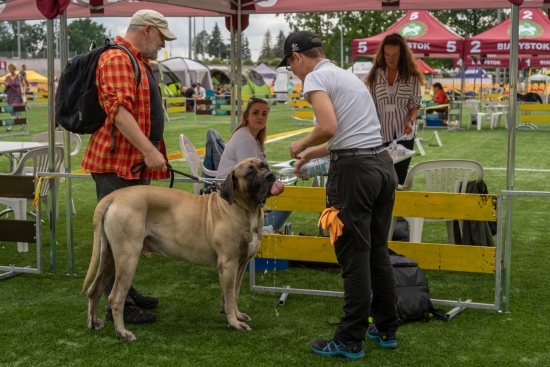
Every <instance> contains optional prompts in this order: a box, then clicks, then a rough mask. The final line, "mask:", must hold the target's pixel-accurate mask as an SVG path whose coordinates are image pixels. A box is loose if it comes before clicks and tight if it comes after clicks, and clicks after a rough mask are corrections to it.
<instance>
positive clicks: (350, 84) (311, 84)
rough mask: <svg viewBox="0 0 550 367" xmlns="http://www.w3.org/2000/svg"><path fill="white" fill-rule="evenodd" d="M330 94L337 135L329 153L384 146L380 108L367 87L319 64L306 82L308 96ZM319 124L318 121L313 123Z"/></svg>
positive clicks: (346, 73) (324, 62) (345, 73)
mask: <svg viewBox="0 0 550 367" xmlns="http://www.w3.org/2000/svg"><path fill="white" fill-rule="evenodd" d="M319 90H321V91H325V92H327V93H328V95H329V97H330V100H331V101H332V106H333V108H334V112H335V114H336V121H337V123H338V126H337V128H336V133H335V134H334V136H333V137H332V138H331V139H330V140H329V141H328V149H329V150H339V149H353V148H374V147H377V146H379V145H381V144H382V136H381V135H380V122H379V120H378V116H377V114H376V107H375V106H374V101H373V99H372V96H371V95H370V92H369V91H368V89H367V87H366V86H365V84H364V83H363V82H362V81H361V80H360V79H359V78H358V77H357V76H356V75H355V74H353V73H352V72H349V71H346V70H344V69H341V68H339V67H338V66H336V65H334V64H332V63H331V62H330V61H329V60H328V59H325V60H322V61H321V62H319V63H318V64H317V65H316V66H315V68H314V69H313V71H312V72H311V73H309V74H308V75H307V76H306V78H305V81H304V95H305V97H306V99H307V100H308V101H309V98H308V93H309V92H312V91H319ZM313 123H314V124H317V121H316V118H315V119H314V121H313Z"/></svg>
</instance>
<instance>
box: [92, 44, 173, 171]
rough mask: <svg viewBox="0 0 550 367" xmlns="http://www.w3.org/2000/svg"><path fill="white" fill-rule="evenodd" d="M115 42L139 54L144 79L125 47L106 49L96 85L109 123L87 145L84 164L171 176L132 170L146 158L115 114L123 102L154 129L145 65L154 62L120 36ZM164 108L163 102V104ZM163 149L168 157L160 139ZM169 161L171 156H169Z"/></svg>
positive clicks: (145, 127)
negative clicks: (122, 129)
mask: <svg viewBox="0 0 550 367" xmlns="http://www.w3.org/2000/svg"><path fill="white" fill-rule="evenodd" d="M115 43H121V44H123V45H124V46H126V48H128V50H130V52H132V54H133V55H134V57H135V58H136V60H137V61H138V65H139V67H140V69H141V83H140V85H139V86H137V85H136V83H137V80H136V75H135V72H134V69H133V67H132V62H131V60H130V58H129V57H128V55H126V53H125V52H124V51H122V50H117V49H111V50H108V51H106V52H104V53H103V54H102V55H101V56H100V58H99V62H98V64H97V71H96V85H97V89H98V95H99V102H100V105H101V106H102V107H103V108H104V109H105V112H106V113H107V118H106V119H105V124H103V126H102V127H101V128H100V129H99V130H97V131H96V132H95V133H94V134H93V135H92V137H91V138H90V142H89V143H88V146H87V147H86V151H85V152H84V157H83V158H82V168H83V169H85V170H87V171H89V172H93V173H110V172H114V173H116V174H117V175H118V176H119V177H123V178H125V179H127V180H134V179H139V178H141V177H143V178H151V179H161V178H167V177H169V176H170V172H169V171H166V172H164V173H163V172H161V171H151V170H149V169H147V168H146V169H145V170H144V171H143V172H140V173H131V172H130V168H131V167H132V165H133V164H135V163H138V162H143V161H144V157H143V154H142V153H141V152H140V151H139V150H138V149H137V148H136V147H134V146H133V145H132V144H131V143H130V142H129V141H128V140H127V139H126V138H125V137H124V136H123V135H122V134H121V133H120V131H119V130H118V129H117V128H116V127H115V115H116V114H117V112H118V108H119V106H121V105H122V106H124V108H126V109H127V110H128V111H129V112H130V113H131V114H132V115H133V116H134V118H135V119H136V121H137V123H138V125H139V127H140V129H141V131H142V132H143V133H144V134H145V136H147V137H149V134H150V132H151V106H150V92H149V81H148V79H147V74H146V71H145V68H148V69H149V70H150V71H151V65H150V64H149V61H148V60H145V59H144V58H143V56H142V54H141V52H139V51H138V50H137V49H136V48H135V47H133V46H132V45H131V44H130V43H128V42H127V41H126V40H124V39H123V38H122V37H120V36H117V37H116V39H115ZM159 108H162V106H159ZM111 129H115V146H114V149H115V150H114V154H113V156H111V154H110V149H111ZM160 151H161V153H162V154H163V155H164V157H165V159H166V147H165V145H164V139H163V140H162V141H161V142H160ZM166 161H168V160H166Z"/></svg>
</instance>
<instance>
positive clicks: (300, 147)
mask: <svg viewBox="0 0 550 367" xmlns="http://www.w3.org/2000/svg"><path fill="white" fill-rule="evenodd" d="M303 140H304V139H300V140H297V141H295V142H294V143H292V144H290V157H291V158H298V154H300V153H302V152H303V151H304V149H305V148H306V147H305V146H304V144H303Z"/></svg>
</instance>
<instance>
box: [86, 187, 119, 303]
mask: <svg viewBox="0 0 550 367" xmlns="http://www.w3.org/2000/svg"><path fill="white" fill-rule="evenodd" d="M111 202H112V200H109V198H108V197H106V198H104V199H103V200H101V201H100V202H99V204H97V207H96V208H95V212H94V245H93V247H92V258H91V259H90V265H89V266H88V272H87V273H86V278H85V279H84V284H83V285H82V294H84V293H85V292H86V290H87V289H88V282H89V281H90V279H91V278H92V273H93V271H94V270H95V269H96V267H97V262H98V259H99V253H100V252H101V243H102V242H103V243H104V244H105V245H107V237H106V236H105V232H104V231H103V218H104V217H105V212H106V211H107V209H108V208H109V206H110V205H111Z"/></svg>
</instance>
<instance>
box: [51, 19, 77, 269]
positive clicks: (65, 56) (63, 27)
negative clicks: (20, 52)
mask: <svg viewBox="0 0 550 367" xmlns="http://www.w3.org/2000/svg"><path fill="white" fill-rule="evenodd" d="M59 32H60V35H61V37H60V38H61V39H62V40H64V39H66V40H67V42H66V43H65V42H61V45H60V46H61V55H60V61H61V69H62V70H63V68H64V67H65V65H66V64H67V61H68V60H69V39H70V37H69V32H68V30H67V12H64V13H63V14H61V17H60V18H59ZM51 80H53V79H50V81H51ZM48 88H49V89H48V90H55V81H54V82H53V83H50V85H49V86H48ZM50 96H52V99H53V97H55V94H54V93H48V100H49V98H50ZM54 113H55V111H54ZM54 119H55V117H54ZM54 125H55V124H54ZM63 148H64V151H63V155H64V159H63V162H64V167H65V173H71V138H70V133H69V132H68V131H66V130H65V132H64V134H63ZM65 213H66V223H67V275H75V272H74V243H73V242H74V241H73V239H74V236H73V194H72V181H71V178H70V177H67V178H66V179H65Z"/></svg>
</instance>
